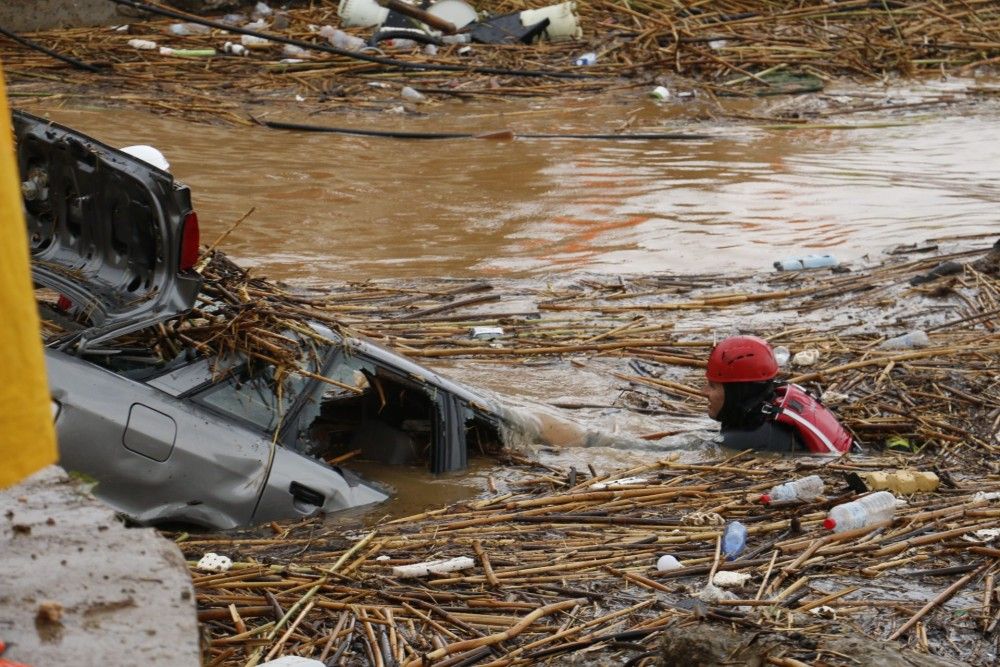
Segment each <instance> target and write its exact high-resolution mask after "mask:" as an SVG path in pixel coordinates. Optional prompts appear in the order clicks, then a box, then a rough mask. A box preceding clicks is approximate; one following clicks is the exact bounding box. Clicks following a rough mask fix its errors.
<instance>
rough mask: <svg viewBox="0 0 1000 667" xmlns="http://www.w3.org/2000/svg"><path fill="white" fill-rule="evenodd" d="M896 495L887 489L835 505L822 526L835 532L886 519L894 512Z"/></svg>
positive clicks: (862, 526)
mask: <svg viewBox="0 0 1000 667" xmlns="http://www.w3.org/2000/svg"><path fill="white" fill-rule="evenodd" d="M897 504H898V503H897V502H896V497H895V496H894V495H892V494H891V493H889V492H888V491H876V492H875V493H871V494H869V495H867V496H865V497H863V498H859V499H857V500H855V501H852V502H849V503H844V504H843V505H837V506H836V507H834V508H833V509H831V510H830V514H829V515H828V516H827V517H826V521H824V522H823V527H824V528H826V529H828V530H832V531H833V532H835V533H842V532H844V531H845V530H854V529H856V528H864V527H865V526H870V525H872V524H875V523H878V522H880V521H887V520H889V519H891V518H892V515H893V514H894V513H895V512H896V505H897Z"/></svg>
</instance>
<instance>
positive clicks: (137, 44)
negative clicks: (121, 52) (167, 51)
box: [128, 39, 160, 51]
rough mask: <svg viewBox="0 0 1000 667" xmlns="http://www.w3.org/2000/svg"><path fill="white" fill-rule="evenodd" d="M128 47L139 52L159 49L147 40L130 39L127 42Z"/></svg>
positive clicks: (154, 43) (157, 45)
mask: <svg viewBox="0 0 1000 667" xmlns="http://www.w3.org/2000/svg"><path fill="white" fill-rule="evenodd" d="M128 45H129V46H131V47H132V48H133V49H139V50H140V51H151V50H153V49H157V48H159V47H160V45H159V44H157V43H156V42H151V41H150V40H148V39H130V40H128Z"/></svg>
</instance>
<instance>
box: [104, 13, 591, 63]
mask: <svg viewBox="0 0 1000 667" xmlns="http://www.w3.org/2000/svg"><path fill="white" fill-rule="evenodd" d="M108 2H113V3H115V4H116V5H122V6H124V7H131V8H132V9H136V10H138V11H143V12H148V13H150V14H158V15H159V16H166V17H168V18H172V19H177V20H180V21H187V22H189V23H197V24H199V25H204V26H208V27H209V28H215V29H216V30H226V31H228V32H233V33H237V34H241V35H250V36H252V37H260V38H263V39H267V40H270V41H272V42H278V43H279V44H291V45H292V46H297V47H299V48H300V49H309V50H312V51H321V52H323V53H332V54H334V55H338V56H346V57H348V58H354V59H355V60H363V61H365V62H369V63H376V64H379V65H390V66H392V67H398V68H400V69H412V70H421V71H425V72H473V73H476V74H496V75H499V76H526V77H552V78H555V79H595V80H596V79H600V78H602V77H600V76H595V75H592V74H577V73H576V72H562V71H559V70H552V71H548V70H527V69H524V70H522V69H504V68H501V67H480V66H477V65H446V64H443V63H442V64H434V63H411V62H406V61H405V60H396V59H395V58H386V57H383V56H372V55H368V54H367V53H359V52H357V51H350V50H348V49H340V48H337V47H335V46H327V45H326V44H313V43H312V42H304V41H302V40H301V39H291V38H290V37H282V36H280V35H272V34H268V33H263V32H259V31H257V30H249V29H247V28H240V27H237V26H233V25H227V24H225V23H219V22H218V21H212V20H209V19H203V18H201V17H199V16H192V15H190V14H185V13H183V12H177V11H174V10H172V9H166V8H164V7H157V6H155V5H148V4H146V3H144V2H137V1H136V0H108Z"/></svg>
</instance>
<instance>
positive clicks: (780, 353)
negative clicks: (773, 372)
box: [774, 345, 791, 366]
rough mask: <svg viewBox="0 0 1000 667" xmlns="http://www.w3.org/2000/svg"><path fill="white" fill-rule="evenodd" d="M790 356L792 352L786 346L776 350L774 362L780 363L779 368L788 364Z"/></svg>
mask: <svg viewBox="0 0 1000 667" xmlns="http://www.w3.org/2000/svg"><path fill="white" fill-rule="evenodd" d="M790 356H791V352H790V351H789V350H788V348H787V347H785V346H784V345H779V346H778V347H776V348H774V360H775V361H777V362H778V365H779V366H784V365H785V364H787V363H788V359H789V357H790Z"/></svg>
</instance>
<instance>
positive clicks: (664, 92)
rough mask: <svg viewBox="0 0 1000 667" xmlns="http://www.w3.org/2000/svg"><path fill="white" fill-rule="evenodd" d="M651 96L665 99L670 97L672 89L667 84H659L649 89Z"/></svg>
mask: <svg viewBox="0 0 1000 667" xmlns="http://www.w3.org/2000/svg"><path fill="white" fill-rule="evenodd" d="M649 96H650V97H652V98H653V99H654V100H660V101H662V100H665V99H667V98H668V97H670V90H669V89H668V88H667V87H666V86H657V87H656V88H653V89H652V90H651V91H649Z"/></svg>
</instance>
